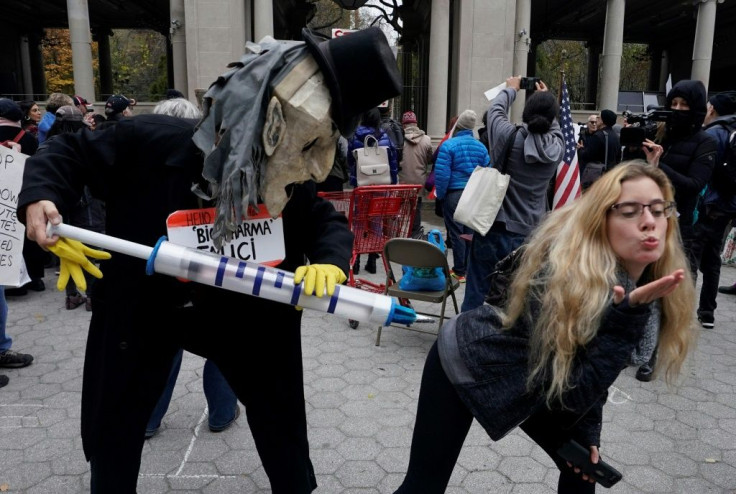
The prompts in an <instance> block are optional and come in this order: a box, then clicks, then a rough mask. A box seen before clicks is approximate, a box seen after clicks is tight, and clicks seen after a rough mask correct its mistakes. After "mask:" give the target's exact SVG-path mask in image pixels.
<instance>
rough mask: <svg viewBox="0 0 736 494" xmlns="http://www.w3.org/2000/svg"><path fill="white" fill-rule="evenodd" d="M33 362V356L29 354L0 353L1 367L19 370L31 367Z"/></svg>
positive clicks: (11, 351)
mask: <svg viewBox="0 0 736 494" xmlns="http://www.w3.org/2000/svg"><path fill="white" fill-rule="evenodd" d="M31 362H33V356H32V355H28V354H27V353H18V352H16V351H14V350H5V351H4V352H2V353H0V367H8V368H10V369H17V368H20V367H26V366H27V365H31Z"/></svg>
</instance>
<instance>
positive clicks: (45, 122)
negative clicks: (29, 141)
mask: <svg viewBox="0 0 736 494" xmlns="http://www.w3.org/2000/svg"><path fill="white" fill-rule="evenodd" d="M55 120H56V114H55V113H54V112H52V111H47V112H46V113H44V114H43V117H41V121H40V122H38V143H39V144H41V143H42V142H43V141H45V140H46V134H48V133H49V129H51V126H52V125H54V121H55Z"/></svg>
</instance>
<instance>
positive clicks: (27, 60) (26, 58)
mask: <svg viewBox="0 0 736 494" xmlns="http://www.w3.org/2000/svg"><path fill="white" fill-rule="evenodd" d="M28 43H29V40H28V36H21V38H20V69H21V73H22V74H23V93H24V96H23V99H35V96H33V73H32V72H31V52H30V50H29V47H28Z"/></svg>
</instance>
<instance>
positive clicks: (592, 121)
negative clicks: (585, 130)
mask: <svg viewBox="0 0 736 494" xmlns="http://www.w3.org/2000/svg"><path fill="white" fill-rule="evenodd" d="M588 125H598V120H588Z"/></svg>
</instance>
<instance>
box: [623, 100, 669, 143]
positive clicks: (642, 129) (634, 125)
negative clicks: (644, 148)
mask: <svg viewBox="0 0 736 494" xmlns="http://www.w3.org/2000/svg"><path fill="white" fill-rule="evenodd" d="M622 115H623V117H624V118H625V119H626V122H627V123H628V124H629V125H628V127H623V128H622V129H621V136H620V140H621V145H622V146H640V145H641V143H642V142H644V139H650V140H654V138H655V137H656V135H657V123H658V122H667V121H669V119H670V116H671V115H672V110H668V109H666V108H664V107H662V106H648V107H647V112H646V113H640V114H635V113H631V112H630V111H629V110H624V112H623V114H622Z"/></svg>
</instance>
